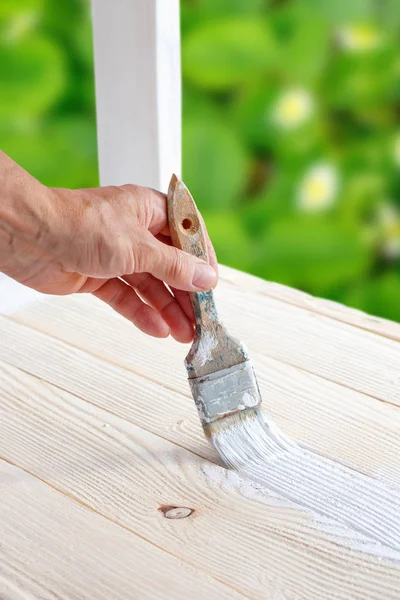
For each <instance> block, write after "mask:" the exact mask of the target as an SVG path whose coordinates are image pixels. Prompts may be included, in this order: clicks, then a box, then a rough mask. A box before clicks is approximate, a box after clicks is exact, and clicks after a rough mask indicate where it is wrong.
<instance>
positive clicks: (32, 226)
mask: <svg viewBox="0 0 400 600" xmlns="http://www.w3.org/2000/svg"><path fill="white" fill-rule="evenodd" d="M48 204H49V190H48V188H46V186H44V185H42V184H41V183H39V182H38V181H37V180H36V179H35V178H34V177H32V176H31V175H29V174H28V173H27V172H26V171H24V169H22V168H21V167H20V166H19V165H17V164H16V163H15V162H14V161H13V160H11V159H10V158H9V157H8V156H6V155H5V154H3V153H2V152H0V271H3V272H4V273H7V274H8V275H11V276H15V272H16V270H18V265H19V264H20V263H21V261H22V258H25V257H29V253H30V251H31V249H32V247H33V246H34V245H36V246H37V244H38V242H40V240H41V238H42V236H43V232H45V231H46V227H45V223H46V218H47V214H48V212H49V208H48Z"/></svg>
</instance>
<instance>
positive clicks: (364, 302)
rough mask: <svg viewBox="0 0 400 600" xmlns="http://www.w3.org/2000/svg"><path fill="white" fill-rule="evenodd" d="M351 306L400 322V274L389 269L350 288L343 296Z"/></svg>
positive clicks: (343, 299)
mask: <svg viewBox="0 0 400 600" xmlns="http://www.w3.org/2000/svg"><path fill="white" fill-rule="evenodd" d="M342 301H344V302H345V303H346V304H348V305H349V306H354V307H355V308H359V309H360V310H363V311H365V312H367V313H370V314H372V315H379V316H381V317H384V318H386V319H392V320H393V321H397V322H400V274H399V272H398V271H397V272H395V271H388V272H387V273H384V274H383V275H378V276H377V277H374V279H371V280H370V281H364V282H363V283H361V284H359V285H357V286H355V287H353V288H350V290H349V291H348V292H347V293H346V294H345V295H344V296H343V298H342Z"/></svg>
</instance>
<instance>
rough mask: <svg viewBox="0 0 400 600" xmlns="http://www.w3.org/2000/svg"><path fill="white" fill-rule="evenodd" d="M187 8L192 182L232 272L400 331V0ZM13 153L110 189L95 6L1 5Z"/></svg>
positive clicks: (48, 177) (0, 116) (247, 2)
mask: <svg viewBox="0 0 400 600" xmlns="http://www.w3.org/2000/svg"><path fill="white" fill-rule="evenodd" d="M181 6H182V10H181V13H182V67H183V82H184V116H183V156H184V165H183V171H184V178H185V181H186V183H187V184H188V186H189V187H190V189H191V191H192V193H193V195H194V196H195V199H196V201H197V203H198V205H199V207H200V209H201V210H202V212H203V214H204V216H205V220H206V223H207V225H208V228H209V231H210V235H211V237H212V239H213V241H214V244H215V247H216V250H217V254H218V258H219V260H220V262H222V263H225V264H228V265H230V266H233V267H237V268H239V269H241V270H244V271H247V272H250V273H254V274H256V275H259V276H261V277H263V278H266V279H270V280H273V281H278V282H281V283H285V284H288V285H291V286H294V287H297V288H300V289H302V290H305V291H307V292H310V293H312V294H315V295H320V296H324V297H327V298H332V299H335V300H338V301H341V302H343V303H345V304H348V305H350V306H355V307H358V308H361V309H364V310H366V311H368V312H371V313H374V314H377V315H381V316H384V317H388V318H391V319H395V320H397V321H400V52H399V50H400V37H399V36H400V2H399V0H375V1H374V0H286V1H285V0H280V1H279V0H182V1H181ZM0 145H1V147H2V148H3V149H4V150H5V152H7V153H8V154H10V155H11V156H12V157H13V158H14V159H15V160H17V161H18V162H20V163H21V164H22V165H23V166H24V167H25V168H26V169H27V170H28V171H30V172H31V173H32V174H33V175H35V176H36V177H38V178H39V179H40V180H41V181H42V182H44V183H46V184H49V185H53V186H68V187H87V186H96V185H97V184H98V172H97V157H96V131H95V107H94V82H93V53H92V39H91V23H90V7H89V3H88V2H87V1H85V0H57V1H55V0H2V2H1V5H0ZM205 173H207V177H205V176H204V174H205ZM208 181H212V184H213V185H212V187H210V186H208V185H207V183H208Z"/></svg>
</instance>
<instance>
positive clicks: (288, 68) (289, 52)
mask: <svg viewBox="0 0 400 600" xmlns="http://www.w3.org/2000/svg"><path fill="white" fill-rule="evenodd" d="M271 20H272V23H273V25H274V28H275V30H276V32H277V34H278V36H279V39H280V46H279V72H280V75H281V76H282V75H283V76H284V77H286V78H287V79H288V81H294V82H296V84H297V85H304V84H309V83H311V82H313V81H314V80H316V79H317V77H318V76H319V75H320V73H321V72H323V70H324V69H325V68H326V65H327V63H328V61H329V58H330V38H331V30H330V23H329V22H328V21H327V20H326V19H324V18H323V16H322V15H321V14H319V12H318V11H316V10H313V9H311V8H310V7H309V6H308V4H307V2H304V1H302V2H295V3H290V4H283V5H282V8H280V9H279V10H277V11H275V13H272V15H271Z"/></svg>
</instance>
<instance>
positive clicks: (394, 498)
mask: <svg viewBox="0 0 400 600" xmlns="http://www.w3.org/2000/svg"><path fill="white" fill-rule="evenodd" d="M212 442H213V444H214V446H215V447H216V449H217V450H218V452H219V454H220V456H221V457H222V458H223V459H224V461H225V463H226V465H227V466H228V467H230V468H231V469H233V470H226V469H223V468H222V467H218V466H215V465H212V466H210V465H208V466H206V467H204V472H205V475H206V476H207V478H208V480H209V481H211V482H216V483H218V484H219V485H221V486H222V487H223V488H224V489H225V490H226V491H228V490H236V491H238V492H240V493H241V494H242V495H243V496H245V497H248V498H251V499H253V500H255V501H258V502H263V503H266V504H269V505H274V504H275V505H276V504H278V505H279V506H286V507H288V508H292V509H295V510H300V511H302V512H303V513H304V512H306V513H308V514H309V515H310V516H311V517H312V521H313V526H315V527H317V528H319V529H322V530H324V531H325V532H327V533H329V534H330V535H331V536H335V538H336V539H337V540H338V541H339V543H341V544H343V545H344V546H347V547H351V548H353V549H355V550H360V551H363V552H367V553H369V554H374V555H375V556H377V557H381V558H390V559H392V560H395V561H400V486H398V485H391V484H389V483H387V482H382V481H378V480H377V479H375V478H372V477H369V476H367V475H364V474H362V473H359V472H358V471H355V470H353V469H351V468H349V467H346V466H345V465H343V464H341V463H338V462H336V461H334V460H332V459H329V458H326V457H324V456H321V455H319V454H318V453H316V452H314V451H312V450H311V449H310V448H307V447H304V446H300V445H298V444H296V443H295V442H293V441H291V440H289V439H287V438H286V437H285V436H284V435H283V434H282V433H281V432H280V430H279V429H278V428H277V427H276V426H275V425H274V423H271V422H269V421H265V420H264V418H263V416H262V415H261V414H258V415H256V416H254V417H251V418H248V419H245V420H241V421H240V422H238V423H237V424H235V425H233V426H232V427H229V428H226V429H223V430H222V431H220V432H219V433H218V434H216V435H213V438H212Z"/></svg>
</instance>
